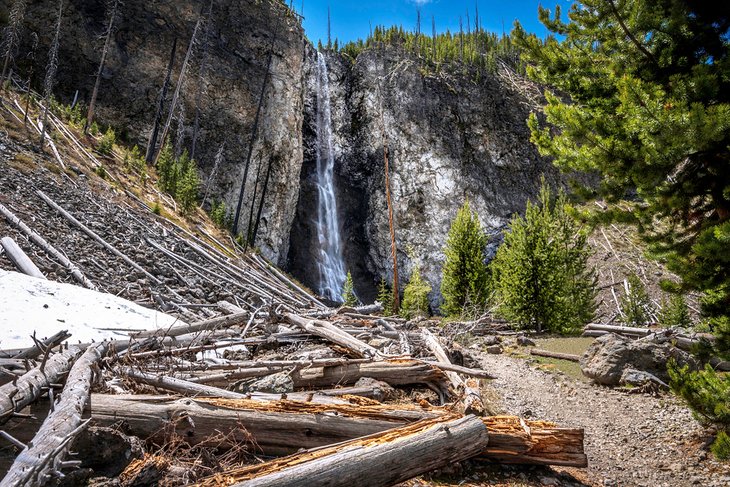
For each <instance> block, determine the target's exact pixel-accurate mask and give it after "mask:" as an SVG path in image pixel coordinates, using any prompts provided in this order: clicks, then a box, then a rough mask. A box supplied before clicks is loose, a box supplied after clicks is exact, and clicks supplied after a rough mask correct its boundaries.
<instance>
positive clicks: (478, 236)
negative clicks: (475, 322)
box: [441, 201, 488, 316]
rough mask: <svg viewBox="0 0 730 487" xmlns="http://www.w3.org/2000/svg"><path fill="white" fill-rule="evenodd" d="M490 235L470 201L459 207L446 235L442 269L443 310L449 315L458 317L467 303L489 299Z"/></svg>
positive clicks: (479, 304)
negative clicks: (486, 253) (487, 250)
mask: <svg viewBox="0 0 730 487" xmlns="http://www.w3.org/2000/svg"><path fill="white" fill-rule="evenodd" d="M486 245H487V236H486V234H485V233H484V230H483V229H482V225H481V223H479V218H477V215H476V213H474V212H472V211H471V207H470V206H469V201H466V202H465V203H464V206H462V207H461V209H459V211H458V213H457V214H456V218H455V219H454V221H453V222H452V223H451V228H450V229H449V234H448V236H447V238H446V246H445V247H444V254H445V256H446V261H445V262H444V267H443V269H442V271H441V272H442V277H441V294H442V295H443V297H444V304H443V305H442V306H441V310H442V311H443V312H444V313H445V314H446V315H447V316H458V315H460V314H461V313H462V311H463V309H464V306H465V305H466V304H467V303H470V304H472V305H476V306H483V305H485V304H486V299H487V285H488V274H487V265H486V263H485V262H484V260H485V258H484V249H485V247H486Z"/></svg>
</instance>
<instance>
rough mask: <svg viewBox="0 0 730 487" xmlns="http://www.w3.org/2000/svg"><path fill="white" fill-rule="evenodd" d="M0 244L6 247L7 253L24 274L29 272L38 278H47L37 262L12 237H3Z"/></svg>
mask: <svg viewBox="0 0 730 487" xmlns="http://www.w3.org/2000/svg"><path fill="white" fill-rule="evenodd" d="M0 246H2V248H3V249H5V255H7V256H8V259H10V262H12V263H13V265H14V266H15V267H16V268H17V269H18V271H20V272H22V273H23V274H27V275H29V276H32V277H37V278H38V279H45V278H46V276H45V275H43V273H42V272H41V270H40V269H39V268H38V266H36V265H35V263H34V262H33V261H32V260H30V257H28V255H27V254H26V253H25V252H23V249H21V248H20V246H19V245H18V244H17V243H16V242H15V240H13V239H12V238H11V237H3V238H2V239H0Z"/></svg>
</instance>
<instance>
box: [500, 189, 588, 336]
mask: <svg viewBox="0 0 730 487" xmlns="http://www.w3.org/2000/svg"><path fill="white" fill-rule="evenodd" d="M551 199H552V196H551V192H550V189H549V188H548V186H547V184H546V183H545V180H544V179H543V182H542V188H541V190H540V195H539V200H538V204H533V203H532V202H531V201H528V202H527V209H526V211H525V216H524V217H522V216H519V215H515V216H514V217H513V219H512V221H511V222H510V226H509V231H507V232H506V233H505V235H504V242H503V243H502V245H501V246H500V247H499V249H498V250H497V255H496V256H495V258H494V260H493V261H492V264H491V270H492V282H493V288H494V299H495V301H496V303H497V306H498V308H497V309H498V313H499V314H500V315H502V316H504V317H505V318H506V319H507V320H509V321H511V322H513V323H515V324H516V325H518V326H519V327H520V328H527V329H535V330H538V331H544V330H548V331H551V332H556V333H574V332H576V331H578V330H579V329H580V328H581V327H582V326H583V325H585V324H586V323H587V322H589V321H590V320H591V319H593V315H594V313H595V310H596V304H595V296H596V275H595V270H594V269H593V268H591V267H590V266H589V265H588V258H589V257H590V249H589V247H588V246H587V245H586V238H587V232H586V231H585V229H583V228H581V227H579V225H578V224H577V223H576V221H575V220H574V219H573V218H572V216H571V215H570V213H569V209H570V208H569V206H568V203H567V201H566V196H565V193H564V192H563V191H560V192H559V193H558V196H557V199H556V200H555V201H554V202H553V201H551Z"/></svg>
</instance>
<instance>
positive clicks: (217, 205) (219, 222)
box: [210, 201, 230, 229]
mask: <svg viewBox="0 0 730 487" xmlns="http://www.w3.org/2000/svg"><path fill="white" fill-rule="evenodd" d="M210 219H211V221H212V222H213V223H215V225H216V226H217V227H218V228H223V229H225V228H228V227H229V226H230V225H229V220H230V218H229V217H228V212H227V210H226V205H225V203H223V202H222V201H214V202H213V205H211V207H210Z"/></svg>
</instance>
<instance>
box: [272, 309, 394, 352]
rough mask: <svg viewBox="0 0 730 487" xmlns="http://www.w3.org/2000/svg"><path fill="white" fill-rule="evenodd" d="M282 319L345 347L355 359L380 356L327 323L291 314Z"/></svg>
mask: <svg viewBox="0 0 730 487" xmlns="http://www.w3.org/2000/svg"><path fill="white" fill-rule="evenodd" d="M284 318H285V319H286V320H287V321H288V322H289V323H291V324H292V325H296V326H298V327H299V328H301V329H303V330H304V331H306V332H308V333H311V334H312V335H317V336H319V337H322V338H324V339H327V340H329V341H331V342H332V343H335V344H337V345H340V346H342V347H345V348H346V349H347V350H349V351H350V352H352V353H353V354H354V355H355V356H357V357H377V356H379V355H380V353H379V352H378V350H377V349H376V348H374V347H371V346H370V345H368V344H367V343H365V342H363V341H362V340H358V339H357V338H354V337H352V336H350V335H349V334H348V333H346V332H344V331H342V330H341V329H339V328H338V327H336V326H335V325H333V324H332V323H330V322H329V321H324V320H313V319H309V318H305V317H302V316H299V315H295V314H293V313H285V314H284Z"/></svg>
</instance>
